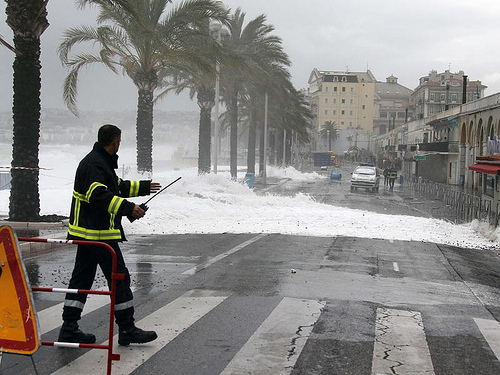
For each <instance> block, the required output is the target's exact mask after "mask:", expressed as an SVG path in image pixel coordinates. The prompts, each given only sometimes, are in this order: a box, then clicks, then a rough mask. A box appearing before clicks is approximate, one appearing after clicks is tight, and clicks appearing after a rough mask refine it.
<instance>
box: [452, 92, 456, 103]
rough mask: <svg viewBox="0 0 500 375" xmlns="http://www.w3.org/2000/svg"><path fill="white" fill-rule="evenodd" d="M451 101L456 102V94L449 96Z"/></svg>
mask: <svg viewBox="0 0 500 375" xmlns="http://www.w3.org/2000/svg"><path fill="white" fill-rule="evenodd" d="M451 101H452V102H456V101H457V94H451Z"/></svg>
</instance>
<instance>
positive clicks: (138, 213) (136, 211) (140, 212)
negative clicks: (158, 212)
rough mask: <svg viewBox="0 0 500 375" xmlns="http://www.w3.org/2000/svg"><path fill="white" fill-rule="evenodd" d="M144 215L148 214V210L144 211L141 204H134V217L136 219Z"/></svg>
mask: <svg viewBox="0 0 500 375" xmlns="http://www.w3.org/2000/svg"><path fill="white" fill-rule="evenodd" d="M144 215H146V211H144V210H143V209H142V207H141V206H139V205H138V204H136V205H135V206H134V210H133V211H132V217H134V218H135V219H140V218H141V217H143V216H144Z"/></svg>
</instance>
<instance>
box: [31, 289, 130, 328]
mask: <svg viewBox="0 0 500 375" xmlns="http://www.w3.org/2000/svg"><path fill="white" fill-rule="evenodd" d="M130 289H131V290H132V292H134V291H135V290H136V288H135V287H132V288H130ZM96 290H107V288H99V289H96ZM44 293H47V292H44ZM109 300H110V297H109V296H107V295H92V294H89V295H88V297H87V302H85V307H84V309H83V314H82V316H83V315H86V314H89V313H91V312H92V311H94V310H97V309H100V308H101V307H104V306H106V305H109ZM63 306H64V302H62V303H58V304H57V305H54V306H51V307H49V308H47V309H44V310H41V311H39V312H38V323H39V324H40V334H41V335H43V334H45V333H47V332H49V331H52V330H53V329H56V328H58V327H60V326H61V324H62V312H63Z"/></svg>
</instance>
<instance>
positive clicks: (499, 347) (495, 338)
mask: <svg viewBox="0 0 500 375" xmlns="http://www.w3.org/2000/svg"><path fill="white" fill-rule="evenodd" d="M474 321H475V322H476V324H477V326H478V327H479V330H480V331H481V333H482V334H483V336H484V338H485V339H486V341H487V342H488V345H489V346H490V348H491V350H492V351H493V353H495V356H496V357H497V359H498V360H500V323H498V322H497V321H496V320H488V319H479V318H474Z"/></svg>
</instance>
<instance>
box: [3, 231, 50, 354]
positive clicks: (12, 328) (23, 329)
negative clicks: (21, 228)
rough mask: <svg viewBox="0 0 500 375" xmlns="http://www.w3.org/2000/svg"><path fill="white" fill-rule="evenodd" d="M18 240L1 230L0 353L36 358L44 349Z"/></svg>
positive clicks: (12, 234)
mask: <svg viewBox="0 0 500 375" xmlns="http://www.w3.org/2000/svg"><path fill="white" fill-rule="evenodd" d="M18 248H19V246H18V242H17V238H16V237H15V235H14V232H13V230H12V228H11V227H9V226H2V227H0V352H6V353H17V354H33V353H34V352H35V351H36V350H37V349H38V347H39V346H40V338H39V333H38V322H37V316H36V313H35V310H34V306H33V302H32V301H33V299H32V296H31V287H30V285H29V280H28V278H27V276H26V270H25V269H24V263H23V261H22V258H21V254H20V252H19V251H18Z"/></svg>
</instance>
